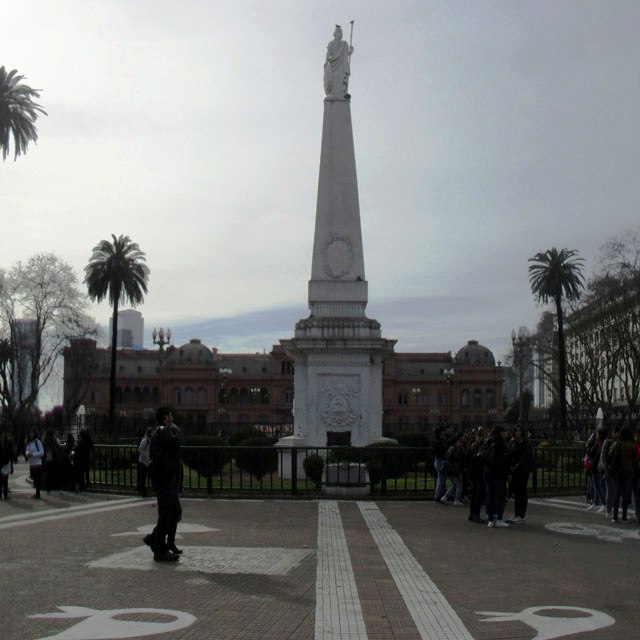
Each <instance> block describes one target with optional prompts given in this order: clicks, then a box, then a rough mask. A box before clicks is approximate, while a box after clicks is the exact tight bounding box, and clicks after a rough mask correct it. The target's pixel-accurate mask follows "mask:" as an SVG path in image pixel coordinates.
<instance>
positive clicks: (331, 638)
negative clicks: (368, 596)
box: [314, 500, 368, 640]
mask: <svg viewBox="0 0 640 640" xmlns="http://www.w3.org/2000/svg"><path fill="white" fill-rule="evenodd" d="M367 637H368V636H367V630H366V626H365V623H364V616H363V614H362V607H361V605H360V598H359V596H358V589H357V587H356V580H355V575H354V573H353V567H352V565H351V558H350V556H349V548H348V546H347V539H346V537H345V534H344V528H343V526H342V519H341V517H340V508H339V506H338V503H337V502H336V501H335V500H327V501H321V502H319V503H318V563H317V573H316V616H315V634H314V638H315V640H367Z"/></svg>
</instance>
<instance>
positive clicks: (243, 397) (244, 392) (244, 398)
mask: <svg viewBox="0 0 640 640" xmlns="http://www.w3.org/2000/svg"><path fill="white" fill-rule="evenodd" d="M240 404H242V405H248V404H249V389H247V388H246V387H242V389H240Z"/></svg>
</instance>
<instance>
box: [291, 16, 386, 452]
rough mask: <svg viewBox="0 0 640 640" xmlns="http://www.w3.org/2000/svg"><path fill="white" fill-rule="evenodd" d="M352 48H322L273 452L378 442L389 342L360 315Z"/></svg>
mask: <svg viewBox="0 0 640 640" xmlns="http://www.w3.org/2000/svg"><path fill="white" fill-rule="evenodd" d="M352 53H353V47H351V46H350V44H347V43H346V42H344V41H343V40H342V30H341V29H340V27H337V28H336V30H335V33H334V40H332V41H331V42H330V43H329V45H328V47H327V58H326V63H325V69H324V87H325V93H326V97H325V99H324V120H323V126H322V148H321V154H320V177H319V180H318V201H317V208H316V226H315V236H314V242H313V261H312V265H311V280H310V281H309V311H310V315H309V317H308V318H306V319H303V320H300V321H298V323H297V324H296V328H295V334H294V338H292V339H290V340H281V344H282V346H283V347H284V349H285V351H286V353H287V354H288V355H289V356H291V357H292V358H293V360H294V367H295V374H294V404H293V408H294V411H293V420H294V435H293V436H291V437H289V438H283V439H282V440H281V441H280V446H319V447H324V446H327V445H328V444H329V445H330V444H338V443H340V444H351V445H353V446H364V445H368V444H371V443H373V442H376V441H380V440H381V439H382V362H383V360H384V358H385V357H386V356H387V355H388V354H390V353H392V352H393V347H394V344H395V342H396V341H395V340H386V339H384V338H382V337H381V332H380V323H379V322H377V321H376V320H371V319H370V318H367V317H366V315H365V308H366V306H367V302H368V292H367V281H366V279H365V272H364V254H363V250H362V231H361V227H360V205H359V202H358V180H357V175H356V160H355V153H354V146H353V131H352V126H351V103H350V98H351V96H350V95H349V93H348V83H349V75H350V58H351V54H352Z"/></svg>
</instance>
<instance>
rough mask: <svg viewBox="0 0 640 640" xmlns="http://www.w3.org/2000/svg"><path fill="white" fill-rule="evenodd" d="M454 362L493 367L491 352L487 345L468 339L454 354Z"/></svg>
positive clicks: (494, 362)
mask: <svg viewBox="0 0 640 640" xmlns="http://www.w3.org/2000/svg"><path fill="white" fill-rule="evenodd" d="M456 364H459V365H469V366H472V367H495V366H496V361H495V358H494V357H493V353H491V351H490V350H489V349H487V347H483V346H482V345H481V344H478V341H477V340H469V342H467V344H466V345H465V346H464V347H462V349H460V351H458V353H457V354H456Z"/></svg>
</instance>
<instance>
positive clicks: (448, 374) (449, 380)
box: [442, 366, 456, 425]
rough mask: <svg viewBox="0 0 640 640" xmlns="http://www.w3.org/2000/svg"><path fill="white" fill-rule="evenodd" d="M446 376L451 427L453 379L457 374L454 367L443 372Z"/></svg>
mask: <svg viewBox="0 0 640 640" xmlns="http://www.w3.org/2000/svg"><path fill="white" fill-rule="evenodd" d="M442 375H444V379H445V380H446V381H447V407H448V414H449V416H448V420H449V425H451V423H452V420H453V377H454V376H455V375H456V372H455V371H454V370H453V366H452V367H451V368H450V369H445V370H444V371H443V372H442Z"/></svg>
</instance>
